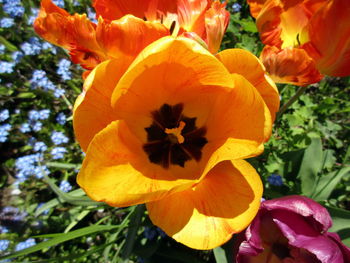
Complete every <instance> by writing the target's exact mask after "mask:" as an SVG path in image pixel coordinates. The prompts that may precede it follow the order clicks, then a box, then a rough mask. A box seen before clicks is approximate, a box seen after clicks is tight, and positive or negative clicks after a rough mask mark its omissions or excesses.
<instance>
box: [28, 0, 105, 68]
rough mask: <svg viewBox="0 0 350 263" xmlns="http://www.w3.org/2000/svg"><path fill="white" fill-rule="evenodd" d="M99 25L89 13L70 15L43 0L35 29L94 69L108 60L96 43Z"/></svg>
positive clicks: (80, 62)
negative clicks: (91, 19) (88, 16)
mask: <svg viewBox="0 0 350 263" xmlns="http://www.w3.org/2000/svg"><path fill="white" fill-rule="evenodd" d="M95 27H96V25H95V24H94V23H92V22H91V21H90V20H88V19H87V17H86V15H85V14H84V15H78V14H75V15H69V14H68V13H67V12H66V11H64V10H63V9H61V8H59V7H57V6H55V5H54V4H53V3H52V2H51V0H44V1H42V2H41V8H40V13H39V16H38V18H37V19H36V20H35V22H34V29H35V31H36V32H37V34H39V35H40V36H41V37H43V38H44V39H46V40H47V41H49V42H51V43H53V44H55V45H58V46H61V47H63V48H65V49H68V50H69V51H70V54H71V56H72V61H73V62H74V63H79V64H81V65H82V66H83V67H84V68H86V69H93V68H94V67H95V66H96V65H97V64H98V63H100V62H101V61H103V60H105V59H106V57H105V54H104V53H103V52H102V51H101V50H100V47H99V45H98V43H97V42H96V32H95Z"/></svg>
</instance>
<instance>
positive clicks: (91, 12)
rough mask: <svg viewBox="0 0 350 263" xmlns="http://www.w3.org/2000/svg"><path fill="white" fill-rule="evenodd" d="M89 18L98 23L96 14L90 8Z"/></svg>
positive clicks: (88, 11) (88, 9)
mask: <svg viewBox="0 0 350 263" xmlns="http://www.w3.org/2000/svg"><path fill="white" fill-rule="evenodd" d="M87 16H88V18H89V19H90V20H91V21H92V22H94V23H97V19H96V13H95V12H94V11H93V10H92V9H91V8H90V7H88V8H87Z"/></svg>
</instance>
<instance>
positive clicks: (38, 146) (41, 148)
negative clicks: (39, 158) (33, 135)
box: [33, 142, 47, 152]
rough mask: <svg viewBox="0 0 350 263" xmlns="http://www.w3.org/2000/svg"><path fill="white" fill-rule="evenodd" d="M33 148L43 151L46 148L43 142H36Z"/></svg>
mask: <svg viewBox="0 0 350 263" xmlns="http://www.w3.org/2000/svg"><path fill="white" fill-rule="evenodd" d="M33 148H34V149H33V150H34V152H45V151H46V150H47V146H46V144H45V143H44V142H36V143H35V144H34V147H33Z"/></svg>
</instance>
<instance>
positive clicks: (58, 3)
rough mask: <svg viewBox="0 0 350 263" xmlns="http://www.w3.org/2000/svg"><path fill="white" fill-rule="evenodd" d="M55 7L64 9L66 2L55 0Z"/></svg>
mask: <svg viewBox="0 0 350 263" xmlns="http://www.w3.org/2000/svg"><path fill="white" fill-rule="evenodd" d="M52 2H53V3H54V4H55V5H57V6H59V7H61V8H64V1H63V0H53V1H52Z"/></svg>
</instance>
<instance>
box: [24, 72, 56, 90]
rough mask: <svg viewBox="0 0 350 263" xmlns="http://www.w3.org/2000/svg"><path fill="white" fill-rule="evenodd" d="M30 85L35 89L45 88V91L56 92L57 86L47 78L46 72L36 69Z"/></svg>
mask: <svg viewBox="0 0 350 263" xmlns="http://www.w3.org/2000/svg"><path fill="white" fill-rule="evenodd" d="M30 83H31V85H32V87H33V88H39V87H41V88H43V89H44V90H45V91H47V90H55V89H56V88H55V85H54V84H53V83H52V82H51V81H50V80H49V79H48V78H47V76H46V72H45V71H43V70H40V69H36V70H34V71H33V75H32V78H31V79H30Z"/></svg>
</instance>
